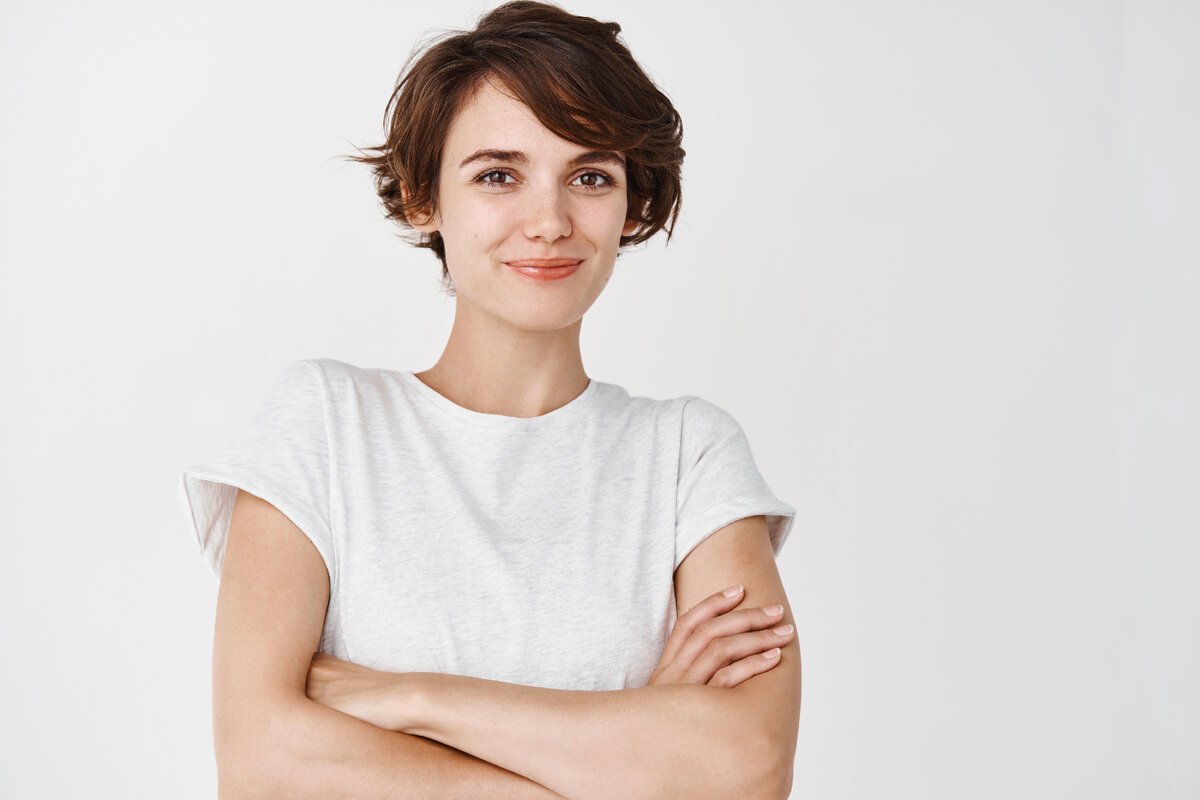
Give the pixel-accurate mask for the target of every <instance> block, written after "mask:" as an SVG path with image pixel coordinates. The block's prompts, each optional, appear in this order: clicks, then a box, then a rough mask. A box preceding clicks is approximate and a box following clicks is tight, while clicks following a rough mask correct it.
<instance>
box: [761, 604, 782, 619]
mask: <svg viewBox="0 0 1200 800" xmlns="http://www.w3.org/2000/svg"><path fill="white" fill-rule="evenodd" d="M763 611H765V612H767V615H768V616H772V617H773V616H775V615H776V614H782V613H783V606H764V607H763Z"/></svg>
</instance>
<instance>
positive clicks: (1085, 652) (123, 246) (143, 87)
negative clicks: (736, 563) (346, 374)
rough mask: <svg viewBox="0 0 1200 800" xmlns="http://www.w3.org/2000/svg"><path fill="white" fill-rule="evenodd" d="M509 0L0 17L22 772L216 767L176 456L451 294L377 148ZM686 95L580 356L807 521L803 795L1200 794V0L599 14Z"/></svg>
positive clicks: (7, 775)
mask: <svg viewBox="0 0 1200 800" xmlns="http://www.w3.org/2000/svg"><path fill="white" fill-rule="evenodd" d="M487 7H489V5H488V4H484V3H480V2H440V3H429V2H423V3H417V2H409V1H407V0H392V1H391V2H365V1H359V2H340V3H336V4H335V3H332V2H325V3H308V2H306V3H294V2H292V3H288V2H282V1H281V0H277V1H273V2H266V1H263V2H245V1H244V0H238V2H233V1H232V0H215V1H211V2H205V3H188V4H184V3H161V2H131V1H130V2H79V1H76V2H68V1H67V0H63V1H62V2H57V3H41V2H32V0H6V2H4V4H3V5H2V6H0V120H2V123H0V264H2V271H3V272H2V280H0V337H2V338H0V535H2V536H3V549H2V550H0V643H2V644H0V647H2V649H3V657H2V658H0V739H2V741H0V796H3V797H5V798H9V797H12V798H66V797H70V798H166V797H169V798H212V797H214V796H215V786H216V783H215V767H214V764H213V755H212V744H211V722H210V716H209V715H210V683H209V681H210V674H211V673H210V657H211V636H212V623H213V613H214V601H215V598H216V590H217V582H216V580H215V579H214V577H213V576H212V575H211V574H210V573H209V572H208V570H207V568H206V567H205V566H204V565H203V563H202V561H201V559H200V554H199V550H198V548H197V546H196V544H195V542H194V541H192V539H191V538H190V537H189V534H188V531H187V529H186V527H185V522H184V517H183V513H182V511H181V509H180V508H179V506H178V504H177V497H176V483H177V481H178V478H179V472H180V470H181V469H182V468H183V467H184V466H185V465H188V464H192V463H196V462H199V461H202V460H204V459H207V458H209V457H211V456H213V455H215V454H216V453H217V452H218V451H219V450H220V449H221V448H223V447H224V446H225V445H227V444H228V443H229V442H230V441H231V440H232V438H233V437H234V436H236V435H237V434H238V433H240V432H241V430H242V429H243V427H244V426H245V425H247V424H248V423H249V421H250V418H251V416H252V414H253V413H254V411H255V410H256V409H257V407H258V405H259V404H260V403H261V402H262V401H263V399H264V398H265V393H266V391H267V389H268V388H269V386H270V385H271V383H272V382H273V381H274V380H275V378H276V377H277V376H278V375H279V373H280V372H281V371H282V369H283V368H284V366H286V365H287V364H288V363H289V362H290V361H292V360H295V359H299V358H322V357H328V358H337V359H341V360H344V361H348V362H351V363H354V364H359V365H361V366H374V367H388V368H393V369H417V370H419V369H425V368H427V367H429V366H431V365H432V364H433V362H434V361H435V360H436V359H437V357H438V355H439V354H440V352H441V347H442V346H443V344H444V342H445V338H446V336H447V334H448V332H449V328H450V323H451V320H452V315H453V303H452V301H449V300H446V299H444V298H443V297H442V295H441V294H439V291H438V287H437V277H438V274H439V267H438V265H437V263H436V261H435V260H434V258H433V257H432V256H431V255H430V254H429V253H427V252H424V251H417V250H413V249H412V248H409V247H408V246H406V245H405V244H404V243H403V242H402V241H401V240H400V239H399V238H398V237H397V236H396V234H395V232H394V230H393V229H392V228H391V227H390V226H389V224H388V223H387V222H386V221H385V220H384V219H383V218H382V215H381V212H380V210H379V208H378V205H377V202H376V198H375V196H374V193H373V189H372V186H371V183H370V178H369V175H368V173H367V171H366V169H365V167H362V166H361V165H355V164H350V163H347V162H345V161H343V160H340V159H339V158H338V156H340V155H343V154H347V153H350V152H353V149H352V147H353V145H362V146H366V145H371V144H376V143H377V142H378V141H379V137H380V133H381V124H382V115H383V109H384V105H385V103H386V101H387V99H388V96H389V94H390V92H391V89H392V86H393V82H394V80H395V78H396V75H397V72H398V71H399V69H400V67H401V65H402V64H403V62H404V61H405V59H406V58H407V56H408V54H409V52H410V49H411V47H412V46H413V44H414V43H415V42H416V41H417V40H418V39H419V38H420V37H421V36H423V35H424V34H427V33H429V32H431V31H433V30H435V29H438V28H442V27H469V26H470V25H472V24H473V22H474V20H475V19H476V18H477V16H478V15H479V13H480V12H481V11H483V10H485V9H486V8H487ZM567 7H568V8H569V9H570V10H572V11H575V12H577V13H585V14H590V15H592V16H597V17H600V18H603V19H614V20H617V21H619V22H620V23H621V24H622V26H623V28H624V36H625V38H626V40H627V42H628V43H629V44H630V46H631V48H632V50H633V52H634V53H635V55H636V56H637V57H638V58H639V59H640V60H641V62H642V63H643V64H644V66H645V67H646V69H647V70H648V71H649V72H650V74H651V75H652V76H653V77H654V78H655V79H656V80H657V81H659V82H660V83H661V85H662V86H663V87H664V89H665V90H666V91H667V93H668V94H669V95H670V96H671V97H672V98H673V100H674V101H675V102H676V104H677V106H678V107H679V109H680V110H681V112H682V114H683V118H684V123H685V142H684V144H685V147H686V149H687V161H686V164H685V176H686V184H685V194H684V206H683V215H682V217H681V219H680V223H679V227H678V230H677V232H676V235H675V237H674V239H673V240H672V241H671V242H670V244H669V246H664V243H663V242H662V241H661V240H659V241H655V242H653V243H651V244H649V245H647V246H645V247H643V248H641V249H640V250H636V251H633V252H629V253H627V254H626V255H623V256H622V257H621V258H620V260H619V261H618V266H617V271H616V274H615V276H614V278H613V280H612V281H611V283H610V285H609V288H608V289H607V290H606V293H605V294H604V295H603V296H602V297H601V298H600V299H599V301H598V302H597V304H596V305H595V306H594V307H593V309H592V310H591V311H590V312H589V315H588V317H587V319H586V321H585V324H584V327H583V351H584V360H585V365H586V368H587V371H588V373H589V375H591V376H592V377H594V378H597V379H599V380H604V381H609V382H614V383H619V384H621V385H623V386H625V387H626V388H627V389H629V391H630V392H631V393H633V394H641V395H647V396H651V397H671V396H676V395H680V394H697V395H700V396H702V397H705V398H707V399H709V400H711V401H713V402H715V403H717V404H719V405H721V406H722V407H724V408H726V409H727V410H729V411H730V412H731V413H732V414H734V416H735V417H737V419H738V420H739V421H740V422H741V423H742V426H743V428H744V429H745V430H746V433H747V435H748V437H749V439H750V442H751V444H752V447H753V449H754V453H755V456H756V459H757V461H758V465H759V468H760V470H761V472H762V473H763V475H764V476H765V478H766V479H767V481H768V483H769V484H770V485H771V487H772V489H773V490H774V491H775V493H776V494H777V495H779V496H780V497H781V498H782V499H784V500H787V501H788V502H791V503H793V504H794V505H796V506H797V508H798V510H799V513H798V517H797V520H796V523H795V529H794V532H793V534H792V537H791V539H790V540H789V542H788V544H787V546H786V547H785V549H784V551H783V553H782V555H781V556H780V558H779V562H778V563H779V567H780V570H781V572H782V574H783V577H784V581H785V584H786V586H787V589H788V594H789V598H790V602H791V604H792V607H793V609H794V612H795V616H796V619H797V622H798V627H799V640H800V643H801V646H802V650H803V655H804V701H803V713H802V717H801V723H800V739H799V750H798V753H797V757H796V778H795V789H794V792H793V796H794V797H804V798H822V799H824V798H829V799H830V800H841V799H843V798H845V799H846V800H873V798H880V797H889V798H913V799H914V800H917V799H918V798H920V799H926V798H961V797H970V798H983V799H987V800H990V799H991V798H996V799H997V800H998V799H999V798H1010V797H1025V798H1087V799H1088V800H1103V798H1133V797H1137V798H1193V797H1197V796H1200V768H1198V764H1200V761H1197V759H1196V758H1195V754H1196V753H1197V752H1200V689H1198V688H1197V681H1196V675H1198V674H1200V635H1198V631H1200V598H1198V596H1197V592H1196V590H1195V589H1192V588H1189V582H1190V581H1191V580H1192V578H1193V573H1194V572H1195V569H1196V566H1195V565H1196V563H1197V561H1198V560H1200V542H1198V538H1197V533H1198V532H1200V513H1198V510H1197V500H1196V496H1197V492H1196V491H1195V490H1196V489H1197V488H1198V487H1200V467H1198V460H1197V455H1196V453H1197V451H1198V449H1200V424H1198V422H1197V413H1196V412H1197V409H1198V407H1200V386H1198V382H1200V378H1198V375H1200V322H1198V319H1197V308H1198V306H1197V303H1198V301H1200V234H1198V233H1197V231H1198V230H1200V226H1197V224H1196V223H1197V220H1200V190H1198V189H1197V187H1198V186H1200V158H1198V156H1197V152H1196V146H1195V145H1196V142H1198V141H1200V111H1198V108H1197V102H1198V99H1200V7H1198V6H1197V4H1195V3H1192V2H1181V1H1176V2H1170V1H1168V0H1145V1H1144V2H1117V1H1116V0H1095V1H1094V2H1085V1H1084V0H1010V1H1008V2H1003V3H1000V2H982V0H975V1H971V0H962V1H961V2H952V1H951V0H945V1H944V2H934V1H933V0H907V1H906V2H892V0H873V1H868V0H836V1H835V0H821V2H753V1H751V0H748V1H747V2H741V3H737V4H733V5H727V4H726V5H719V6H705V5H703V4H697V3H649V2H645V0H636V1H634V0H610V1H608V2H599V0H570V2H568V4H567Z"/></svg>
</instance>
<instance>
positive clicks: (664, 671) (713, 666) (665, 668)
mask: <svg viewBox="0 0 1200 800" xmlns="http://www.w3.org/2000/svg"><path fill="white" fill-rule="evenodd" d="M735 588H736V590H737V591H735V592H734V593H733V594H732V595H726V594H725V593H724V592H717V593H716V594H713V595H710V596H708V597H706V598H705V599H704V600H701V601H700V602H699V603H697V604H696V605H695V606H694V607H692V608H691V609H689V610H688V612H687V613H686V614H684V615H683V616H681V617H680V618H679V619H677V620H675V627H674V628H673V629H672V630H671V636H670V637H669V638H668V639H667V645H666V647H664V648H663V654H662V657H661V658H659V660H658V666H657V667H655V668H654V672H653V673H652V674H651V675H650V682H649V683H648V684H647V685H648V686H655V685H661V684H671V683H690V684H696V685H708V686H722V687H726V688H730V687H733V686H737V685H738V684H739V683H741V682H743V681H745V680H746V679H748V678H751V677H753V676H755V675H757V674H759V673H760V672H766V671H767V670H769V669H770V668H771V667H773V666H775V665H776V664H778V663H779V653H780V651H779V650H778V649H777V648H781V647H782V646H783V645H785V644H787V643H788V642H790V641H791V640H792V638H793V637H794V636H795V631H794V630H793V631H789V632H788V633H785V634H782V635H781V634H778V633H775V632H774V630H772V629H771V627H772V626H775V625H778V623H780V622H781V621H782V620H783V610H782V608H781V607H780V606H774V607H772V608H779V609H780V611H779V613H777V614H768V613H767V612H766V610H764V609H763V608H743V609H738V610H737V611H731V610H730V609H732V608H734V607H736V606H737V604H738V603H739V602H741V599H742V596H743V595H744V594H745V589H743V588H742V587H740V586H738V587H735ZM727 591H729V590H727ZM764 628H766V629H767V630H763V629H764Z"/></svg>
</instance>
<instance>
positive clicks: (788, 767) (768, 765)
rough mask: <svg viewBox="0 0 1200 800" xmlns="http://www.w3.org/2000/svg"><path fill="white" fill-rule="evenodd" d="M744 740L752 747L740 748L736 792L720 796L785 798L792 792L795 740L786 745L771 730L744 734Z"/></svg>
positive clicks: (763, 799) (756, 799) (785, 799)
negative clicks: (740, 766) (738, 782)
mask: <svg viewBox="0 0 1200 800" xmlns="http://www.w3.org/2000/svg"><path fill="white" fill-rule="evenodd" d="M747 743H748V744H751V747H752V748H753V751H752V752H749V753H746V752H745V751H743V753H744V755H743V759H742V762H741V763H742V765H743V769H742V771H741V775H740V778H741V785H740V786H739V787H738V790H737V791H738V793H737V794H729V795H724V796H726V797H735V796H736V797H746V798H755V800H760V799H761V800H787V798H788V797H789V796H790V795H791V793H792V778H793V775H794V761H795V755H796V749H795V744H794V743H792V744H791V746H789V745H788V743H787V742H786V741H781V740H780V737H779V736H777V735H775V734H774V733H773V732H772V733H770V734H768V733H766V732H760V733H759V734H758V735H755V736H752V737H747Z"/></svg>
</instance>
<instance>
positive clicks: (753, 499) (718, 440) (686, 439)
mask: <svg viewBox="0 0 1200 800" xmlns="http://www.w3.org/2000/svg"><path fill="white" fill-rule="evenodd" d="M682 415H683V416H682V421H681V425H682V430H681V433H680V448H679V487H678V491H677V493H676V513H675V567H676V568H678V567H679V565H680V564H681V563H683V560H684V559H685V558H686V557H687V555H688V554H689V553H691V552H692V550H693V549H695V547H696V545H698V544H700V543H701V542H702V541H704V540H705V539H707V538H708V537H709V536H710V535H711V534H713V533H715V532H716V531H718V530H720V529H721V528H723V527H725V526H726V525H728V524H729V523H731V522H734V521H736V520H739V519H744V518H745V517H754V516H758V515H760V514H762V515H764V516H765V517H766V520H767V532H768V533H769V534H770V537H771V547H772V549H773V551H774V552H775V555H779V551H780V549H781V548H782V547H783V543H784V540H785V539H787V536H788V534H789V533H790V532H791V528H792V522H793V520H794V519H795V516H796V509H795V508H793V507H792V506H790V505H788V504H787V503H784V502H783V501H781V500H779V498H777V497H776V496H775V495H774V493H772V491H771V489H770V488H769V487H768V486H767V484H766V481H764V480H763V477H762V475H760V474H759V471H758V467H757V465H756V464H755V463H754V456H753V455H752V454H751V452H750V444H749V442H748V441H747V440H746V434H745V433H744V432H743V431H742V427H741V426H740V425H739V424H738V422H737V420H735V419H734V418H733V417H732V416H731V415H730V414H729V413H728V412H727V411H725V410H724V409H722V408H720V407H719V406H716V405H714V404H713V403H710V402H708V401H707V400H703V399H701V398H698V397H689V398H687V399H686V402H685V403H684V406H683V411H682Z"/></svg>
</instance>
